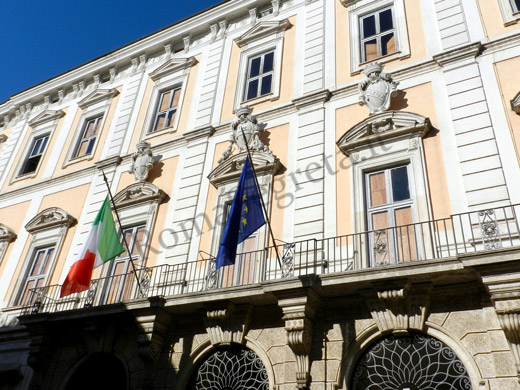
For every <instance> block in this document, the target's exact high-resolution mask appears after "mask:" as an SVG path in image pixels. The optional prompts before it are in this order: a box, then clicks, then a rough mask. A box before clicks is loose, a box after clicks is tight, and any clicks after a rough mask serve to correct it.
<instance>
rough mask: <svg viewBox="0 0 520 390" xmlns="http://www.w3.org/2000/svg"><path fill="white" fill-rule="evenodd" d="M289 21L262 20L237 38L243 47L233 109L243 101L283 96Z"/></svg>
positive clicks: (274, 98)
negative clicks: (282, 81)
mask: <svg viewBox="0 0 520 390" xmlns="http://www.w3.org/2000/svg"><path fill="white" fill-rule="evenodd" d="M290 27H291V24H290V23H289V21H288V20H287V19H285V20H280V21H273V22H271V21H265V22H264V21H260V22H258V23H256V24H255V25H254V26H253V27H252V28H250V29H249V30H248V31H246V32H245V33H244V34H242V35H241V36H240V37H238V38H236V39H235V43H236V44H237V45H238V47H240V48H241V50H242V51H241V53H240V64H239V68H238V78H237V88H236V91H235V101H234V103H233V109H234V110H235V111H236V110H237V109H238V108H239V107H240V106H241V105H242V103H243V102H244V101H250V100H254V103H259V102H261V101H264V100H276V99H278V97H279V96H280V79H281V72H282V66H281V65H282V52H283V42H284V34H285V30H287V29H288V28H290Z"/></svg>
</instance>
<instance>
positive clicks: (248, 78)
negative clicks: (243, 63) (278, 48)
mask: <svg viewBox="0 0 520 390" xmlns="http://www.w3.org/2000/svg"><path fill="white" fill-rule="evenodd" d="M271 53H272V54H273V63H272V65H271V70H270V71H267V72H265V71H264V65H265V57H266V56H267V55H269V54H271ZM274 56H275V52H274V50H268V51H267V52H263V53H260V54H258V55H255V56H251V57H249V58H248V66H247V71H246V80H245V83H244V96H243V102H248V101H250V100H255V99H258V98H261V97H263V96H267V95H270V94H271V93H272V92H273V79H274ZM257 58H260V65H259V73H258V75H256V76H251V75H250V74H251V66H252V63H253V61H254V60H255V59H257ZM269 76H271V83H270V86H269V92H266V93H262V89H263V86H264V84H263V81H264V78H265V77H269ZM255 80H261V82H259V83H258V85H257V87H256V92H257V93H256V94H255V96H253V97H251V98H249V97H248V95H249V94H248V92H249V83H250V82H251V81H255Z"/></svg>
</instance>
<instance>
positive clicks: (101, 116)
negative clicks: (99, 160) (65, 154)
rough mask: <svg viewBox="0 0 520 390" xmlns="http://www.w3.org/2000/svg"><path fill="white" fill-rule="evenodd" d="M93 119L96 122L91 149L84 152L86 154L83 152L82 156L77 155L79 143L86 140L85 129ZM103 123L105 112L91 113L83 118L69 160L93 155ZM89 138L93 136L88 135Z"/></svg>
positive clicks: (87, 157)
mask: <svg viewBox="0 0 520 390" xmlns="http://www.w3.org/2000/svg"><path fill="white" fill-rule="evenodd" d="M93 120H94V121H96V122H97V123H96V125H95V126H96V133H95V139H94V144H93V145H92V150H91V152H90V153H86V154H84V155H82V156H78V153H79V151H80V148H81V144H82V143H83V142H85V141H86V138H85V133H86V130H87V126H88V124H89V123H90V122H91V121H93ZM104 124H105V112H102V113H97V114H92V115H90V116H89V117H87V118H85V119H84V120H83V125H82V126H81V131H80V133H79V137H78V139H77V141H76V146H75V148H74V152H73V155H72V158H71V161H76V160H83V159H89V157H90V158H91V157H93V156H94V153H95V152H96V147H97V144H98V141H99V137H100V136H101V132H102V130H103V126H104ZM89 138H90V139H92V138H93V136H90V137H89Z"/></svg>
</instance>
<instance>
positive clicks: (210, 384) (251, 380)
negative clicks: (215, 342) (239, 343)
mask: <svg viewBox="0 0 520 390" xmlns="http://www.w3.org/2000/svg"><path fill="white" fill-rule="evenodd" d="M192 389H193V390H269V380H268V378H267V372H266V370H265V367H264V364H263V363H262V361H261V360H260V358H259V357H258V356H257V355H256V354H255V353H254V352H253V351H251V350H248V349H244V348H237V347H232V348H221V349H218V350H217V351H215V352H214V353H213V354H211V355H210V356H209V357H208V358H207V359H206V360H205V361H204V362H203V363H202V364H201V365H200V367H199V368H198V370H197V371H196V372H195V376H194V380H193V385H192Z"/></svg>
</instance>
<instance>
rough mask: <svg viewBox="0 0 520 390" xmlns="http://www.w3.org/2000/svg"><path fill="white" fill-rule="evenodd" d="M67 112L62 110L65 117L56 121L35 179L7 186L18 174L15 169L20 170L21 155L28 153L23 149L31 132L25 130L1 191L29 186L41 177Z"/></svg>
mask: <svg viewBox="0 0 520 390" xmlns="http://www.w3.org/2000/svg"><path fill="white" fill-rule="evenodd" d="M67 110H68V108H64V109H63V111H64V112H65V115H64V116H63V117H61V118H60V119H59V120H58V124H57V125H56V128H55V129H54V131H53V132H52V135H51V138H50V139H49V143H48V145H47V149H46V150H45V153H44V155H43V159H42V160H41V161H40V165H39V167H38V173H37V175H36V176H35V177H31V178H30V177H27V178H24V179H20V180H17V181H16V182H14V183H12V184H9V183H10V181H11V180H12V179H13V178H15V177H16V176H17V174H18V172H16V169H18V170H19V169H20V168H21V167H20V166H19V165H18V162H19V161H21V160H22V159H23V158H24V157H25V156H23V155H22V154H23V153H28V152H27V150H26V149H25V147H26V145H27V142H28V141H29V138H30V135H31V132H32V130H31V128H28V129H27V131H26V133H25V136H24V138H23V141H22V147H21V148H20V149H19V150H18V153H17V155H16V158H15V159H14V161H15V162H14V164H13V165H12V167H11V169H10V171H9V174H8V175H7V177H8V180H6V181H5V183H4V187H3V188H2V191H8V190H10V189H13V188H16V187H21V186H26V185H29V184H31V183H33V182H35V181H38V180H39V179H40V178H41V176H42V175H43V171H44V170H45V167H46V165H47V161H49V159H50V156H51V153H50V151H52V150H54V145H55V143H56V139H57V138H58V135H59V133H60V131H61V128H62V126H63V122H64V121H65V117H66V113H67Z"/></svg>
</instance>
